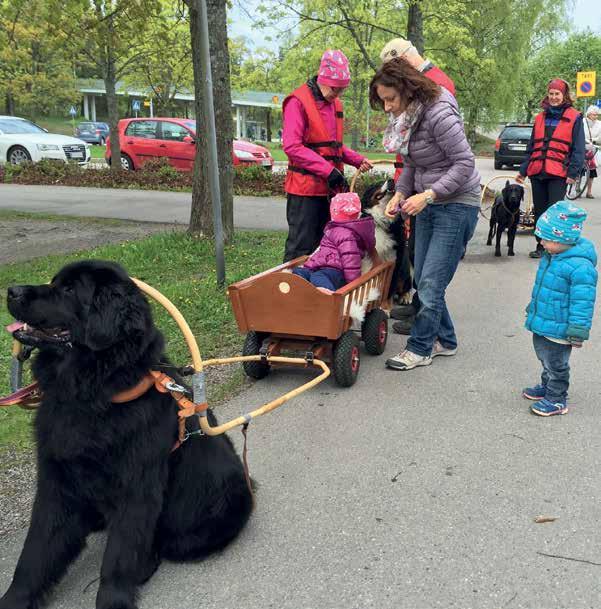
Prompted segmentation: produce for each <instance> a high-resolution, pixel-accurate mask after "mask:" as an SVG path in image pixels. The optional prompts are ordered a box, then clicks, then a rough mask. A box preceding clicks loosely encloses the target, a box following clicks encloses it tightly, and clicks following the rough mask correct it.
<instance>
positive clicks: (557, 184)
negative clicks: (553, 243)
mask: <svg viewBox="0 0 601 609" xmlns="http://www.w3.org/2000/svg"><path fill="white" fill-rule="evenodd" d="M530 183H531V184H532V200H533V202H534V223H535V224H536V222H537V221H538V219H539V218H540V217H541V216H542V215H543V214H544V213H545V212H546V211H547V210H548V209H549V207H551V205H553V204H554V203H557V201H561V200H562V199H563V198H564V197H565V196H566V190H567V188H568V185H567V184H566V180H565V178H537V177H534V176H533V177H531V178H530ZM536 242H537V243H539V244H540V238H539V237H536Z"/></svg>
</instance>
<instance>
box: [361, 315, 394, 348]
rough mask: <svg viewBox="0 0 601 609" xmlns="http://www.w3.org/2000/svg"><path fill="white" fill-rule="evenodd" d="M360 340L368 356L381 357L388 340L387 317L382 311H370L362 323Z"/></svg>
mask: <svg viewBox="0 0 601 609" xmlns="http://www.w3.org/2000/svg"><path fill="white" fill-rule="evenodd" d="M361 338H362V339H363V343H364V345H365V350H366V351H367V352H368V353H369V354H370V355H381V354H382V353H384V349H385V348H386V341H387V340H388V316H387V315H386V313H384V311H382V309H372V310H371V311H370V312H369V313H368V314H367V317H366V318H365V321H364V322H363V327H362V328H361Z"/></svg>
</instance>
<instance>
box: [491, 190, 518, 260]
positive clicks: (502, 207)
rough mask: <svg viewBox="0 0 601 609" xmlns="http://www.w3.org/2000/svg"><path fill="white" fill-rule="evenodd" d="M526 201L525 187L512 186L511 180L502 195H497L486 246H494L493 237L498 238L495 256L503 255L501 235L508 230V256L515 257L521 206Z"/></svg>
mask: <svg viewBox="0 0 601 609" xmlns="http://www.w3.org/2000/svg"><path fill="white" fill-rule="evenodd" d="M523 200H524V187H523V186H520V185H519V184H510V183H509V180H507V182H506V183H505V187H504V188H503V190H502V191H501V194H500V195H497V197H496V198H495V202H494V204H493V206H492V211H491V213H490V230H489V231H488V240H487V241H486V245H492V239H493V237H494V236H495V234H496V236H497V242H496V246H495V256H500V255H501V235H502V234H503V231H504V230H506V229H507V247H508V251H507V255H508V256H515V253H514V251H513V242H514V241H515V234H516V232H517V229H518V224H519V223H520V205H521V203H522V201H523Z"/></svg>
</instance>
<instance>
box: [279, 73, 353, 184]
mask: <svg viewBox="0 0 601 609" xmlns="http://www.w3.org/2000/svg"><path fill="white" fill-rule="evenodd" d="M342 112H343V110H342V102H341V101H340V100H339V99H336V100H334V102H332V103H329V102H326V101H316V100H315V97H314V96H313V93H312V91H311V89H310V87H309V86H308V85H307V84H305V85H302V86H301V87H299V88H298V89H296V90H295V91H293V92H292V93H291V94H290V95H289V96H288V97H287V98H286V99H285V100H284V104H283V119H284V120H283V123H284V128H283V137H282V139H283V149H284V152H285V153H286V155H287V156H288V173H287V175H286V183H285V189H286V192H287V193H289V194H295V195H301V196H326V195H328V194H329V188H328V183H327V177H328V175H329V174H330V172H331V171H332V169H334V167H336V168H337V169H339V170H340V171H342V170H343V168H344V163H347V164H349V165H353V166H355V167H359V165H361V163H362V161H363V156H361V155H360V154H357V153H356V152H354V151H352V150H350V149H349V148H347V147H346V146H344V145H343V143H342V131H343V115H342ZM319 144H322V145H319ZM323 144H326V145H325V146H324V145H323Z"/></svg>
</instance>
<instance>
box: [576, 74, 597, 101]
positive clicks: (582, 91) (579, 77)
mask: <svg viewBox="0 0 601 609" xmlns="http://www.w3.org/2000/svg"><path fill="white" fill-rule="evenodd" d="M596 80H597V72H577V73H576V97H594V96H595V81H596Z"/></svg>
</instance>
